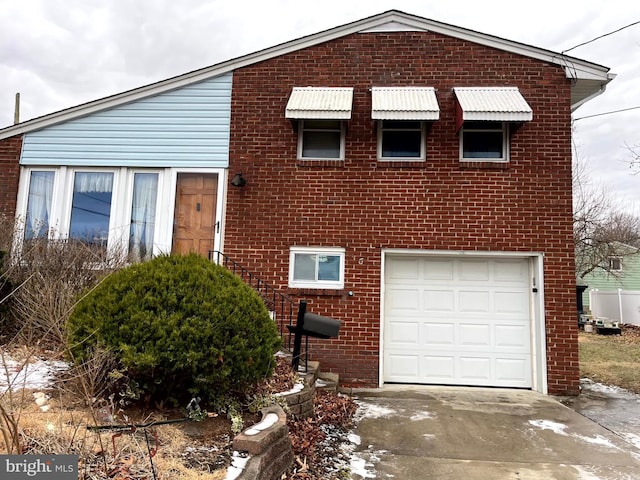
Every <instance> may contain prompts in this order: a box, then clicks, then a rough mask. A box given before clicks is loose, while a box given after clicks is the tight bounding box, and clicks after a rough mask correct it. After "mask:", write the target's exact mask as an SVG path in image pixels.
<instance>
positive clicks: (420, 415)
mask: <svg viewBox="0 0 640 480" xmlns="http://www.w3.org/2000/svg"><path fill="white" fill-rule="evenodd" d="M429 418H433V415H432V414H431V412H427V411H424V412H417V413H415V414H413V415H411V420H412V421H414V422H417V421H418V420H427V419H429Z"/></svg>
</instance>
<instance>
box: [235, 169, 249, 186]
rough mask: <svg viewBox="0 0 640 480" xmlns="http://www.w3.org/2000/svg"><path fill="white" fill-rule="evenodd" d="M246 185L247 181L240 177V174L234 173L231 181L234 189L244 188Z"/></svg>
mask: <svg viewBox="0 0 640 480" xmlns="http://www.w3.org/2000/svg"><path fill="white" fill-rule="evenodd" d="M245 183H247V179H246V178H244V177H243V176H242V172H240V173H236V174H235V175H234V176H233V178H232V179H231V185H233V186H234V187H244V185H245Z"/></svg>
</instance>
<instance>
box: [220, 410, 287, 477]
mask: <svg viewBox="0 0 640 480" xmlns="http://www.w3.org/2000/svg"><path fill="white" fill-rule="evenodd" d="M261 412H262V421H261V422H260V423H258V424H257V425H254V426H252V427H250V428H247V429H246V430H244V431H243V432H242V433H240V434H238V435H237V436H236V437H235V438H234V439H233V448H234V450H238V451H242V452H247V453H248V454H249V459H248V461H247V463H246V464H245V465H244V467H243V470H242V471H241V472H240V474H239V475H237V476H235V477H233V478H235V479H237V480H277V479H280V478H281V477H282V474H283V473H284V472H285V471H286V470H287V469H288V468H289V466H290V465H291V463H292V462H293V452H292V450H291V440H290V439H289V430H288V429H287V416H286V414H285V413H284V410H282V408H281V407H280V406H278V405H272V406H270V407H266V408H263V409H262V411H261ZM227 478H229V474H227Z"/></svg>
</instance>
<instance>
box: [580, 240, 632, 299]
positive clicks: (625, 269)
mask: <svg viewBox="0 0 640 480" xmlns="http://www.w3.org/2000/svg"><path fill="white" fill-rule="evenodd" d="M616 249H617V252H618V255H611V256H609V257H608V258H607V259H606V262H607V265H606V266H605V267H606V268H599V269H596V270H594V271H593V272H591V273H589V274H587V275H585V276H584V278H582V279H581V280H580V282H581V283H582V284H584V285H587V289H586V290H585V291H584V293H583V294H582V299H583V304H584V307H585V310H589V291H591V290H596V289H597V290H599V291H601V292H614V291H618V290H620V289H622V290H634V291H640V250H639V249H638V248H636V247H633V246H631V245H624V244H618V246H617V247H616Z"/></svg>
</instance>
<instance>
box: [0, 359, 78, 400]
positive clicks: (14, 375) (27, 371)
mask: <svg viewBox="0 0 640 480" xmlns="http://www.w3.org/2000/svg"><path fill="white" fill-rule="evenodd" d="M68 368H69V364H68V363H66V362H62V361H59V360H44V359H40V358H37V357H29V358H28V359H27V360H24V361H18V360H14V359H13V358H12V357H11V356H9V354H7V353H5V352H0V395H1V394H3V393H5V392H6V391H7V390H9V389H11V390H18V389H21V388H24V389H28V390H42V389H47V388H50V387H51V383H52V382H53V380H54V378H55V375H56V373H58V372H61V371H64V370H67V369H68Z"/></svg>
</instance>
